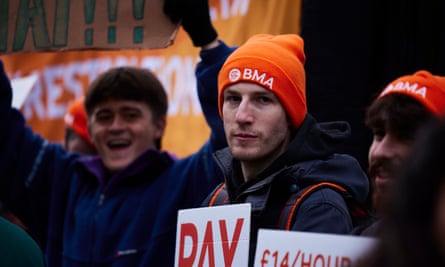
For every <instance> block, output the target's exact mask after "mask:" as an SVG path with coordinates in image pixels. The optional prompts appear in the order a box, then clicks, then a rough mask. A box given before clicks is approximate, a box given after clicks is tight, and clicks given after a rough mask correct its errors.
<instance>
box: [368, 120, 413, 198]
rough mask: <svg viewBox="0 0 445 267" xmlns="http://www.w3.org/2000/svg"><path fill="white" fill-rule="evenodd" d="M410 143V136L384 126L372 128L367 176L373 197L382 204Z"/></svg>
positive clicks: (408, 150) (407, 152) (408, 149)
mask: <svg viewBox="0 0 445 267" xmlns="http://www.w3.org/2000/svg"><path fill="white" fill-rule="evenodd" d="M412 145H413V140H412V139H411V138H403V137H399V136H397V135H395V134H394V133H391V132H390V131H388V129H386V128H382V129H373V141H372V144H371V147H370V149H369V154H368V161H369V176H370V177H369V178H370V179H371V181H372V182H373V183H374V184H373V186H374V191H375V192H374V194H376V195H375V196H374V197H375V198H377V199H376V201H377V202H379V201H383V202H382V204H383V205H385V204H384V201H385V199H386V198H387V194H388V191H389V190H390V188H391V186H392V185H393V184H394V179H395V177H394V176H395V174H396V172H397V171H398V169H399V168H400V166H401V164H402V162H403V161H404V160H405V159H406V157H407V156H408V154H409V152H410V150H411V148H412ZM379 199H381V200H379ZM376 205H378V203H377V204H376Z"/></svg>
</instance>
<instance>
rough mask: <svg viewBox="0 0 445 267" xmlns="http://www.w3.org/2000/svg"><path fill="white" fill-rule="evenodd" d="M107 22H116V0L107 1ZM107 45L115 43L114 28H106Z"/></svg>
mask: <svg viewBox="0 0 445 267" xmlns="http://www.w3.org/2000/svg"><path fill="white" fill-rule="evenodd" d="M108 21H109V22H116V21H117V0H108ZM108 43H109V44H114V43H116V26H109V27H108Z"/></svg>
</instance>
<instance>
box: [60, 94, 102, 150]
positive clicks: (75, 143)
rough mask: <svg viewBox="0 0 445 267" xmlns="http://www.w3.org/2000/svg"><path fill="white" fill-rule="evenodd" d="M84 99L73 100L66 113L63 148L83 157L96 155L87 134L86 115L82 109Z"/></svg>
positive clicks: (83, 108)
mask: <svg viewBox="0 0 445 267" xmlns="http://www.w3.org/2000/svg"><path fill="white" fill-rule="evenodd" d="M84 100H85V98H84V97H81V98H79V99H76V100H74V101H73V102H72V103H71V104H70V105H69V106H68V109H67V111H66V114H65V117H64V122H65V140H64V147H65V150H67V151H73V152H77V153H80V154H84V155H97V151H96V147H95V145H94V144H93V143H92V142H91V139H90V136H89V134H88V125H87V120H88V118H87V113H86V111H85V107H84Z"/></svg>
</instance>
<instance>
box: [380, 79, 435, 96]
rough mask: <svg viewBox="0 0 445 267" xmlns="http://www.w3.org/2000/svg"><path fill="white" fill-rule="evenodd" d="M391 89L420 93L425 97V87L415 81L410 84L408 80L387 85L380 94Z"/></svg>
mask: <svg viewBox="0 0 445 267" xmlns="http://www.w3.org/2000/svg"><path fill="white" fill-rule="evenodd" d="M418 87H420V88H418ZM391 91H407V92H408V93H412V94H416V95H420V96H422V97H423V98H426V93H427V88H426V87H425V86H422V85H419V84H417V83H413V84H410V83H409V82H398V83H396V84H395V85H394V84H390V85H388V86H387V87H386V88H385V90H384V91H383V92H382V94H388V93H390V92H391Z"/></svg>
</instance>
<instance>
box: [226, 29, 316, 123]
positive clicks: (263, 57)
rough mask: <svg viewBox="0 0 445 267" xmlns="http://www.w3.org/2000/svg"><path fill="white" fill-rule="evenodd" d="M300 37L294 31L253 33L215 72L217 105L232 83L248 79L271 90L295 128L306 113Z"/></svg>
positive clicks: (302, 44) (304, 74)
mask: <svg viewBox="0 0 445 267" xmlns="http://www.w3.org/2000/svg"><path fill="white" fill-rule="evenodd" d="M305 60H306V56H305V54H304V42H303V39H302V38H301V37H300V36H298V35H296V34H281V35H270V34H256V35H254V36H252V37H251V38H250V39H249V40H247V42H246V43H244V44H243V45H241V46H240V47H239V48H238V49H236V50H235V51H234V52H233V53H232V54H231V55H230V56H229V57H228V58H227V60H226V61H225V63H224V65H223V66H222V69H221V70H220V72H219V75H218V108H219V113H220V115H221V117H222V105H223V92H224V90H225V89H226V88H227V87H228V86H230V85H232V84H235V83H239V82H252V83H256V84H258V85H260V86H262V87H264V88H266V89H268V90H270V91H272V92H273V93H274V94H275V95H276V96H277V98H278V99H279V100H280V102H281V104H282V105H283V107H284V109H285V110H286V112H287V114H288V115H289V117H290V119H291V122H292V125H293V126H294V127H295V129H297V128H299V127H300V125H301V123H302V122H303V120H304V118H305V116H306V113H307V107H306V73H305V70H304V62H305Z"/></svg>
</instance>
